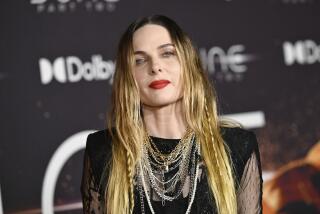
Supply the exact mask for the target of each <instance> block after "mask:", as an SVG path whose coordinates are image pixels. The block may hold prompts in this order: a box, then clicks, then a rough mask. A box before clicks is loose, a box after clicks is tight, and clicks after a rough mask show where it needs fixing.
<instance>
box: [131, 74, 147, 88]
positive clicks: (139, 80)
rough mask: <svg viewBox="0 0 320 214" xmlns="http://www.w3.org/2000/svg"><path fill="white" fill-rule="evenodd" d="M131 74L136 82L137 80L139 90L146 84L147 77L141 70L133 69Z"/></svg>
mask: <svg viewBox="0 0 320 214" xmlns="http://www.w3.org/2000/svg"><path fill="white" fill-rule="evenodd" d="M133 76H134V78H135V80H136V82H137V84H138V87H139V89H140V90H141V88H143V87H144V86H145V85H146V84H147V82H148V80H147V77H146V75H145V74H144V72H143V71H140V70H139V71H134V74H133Z"/></svg>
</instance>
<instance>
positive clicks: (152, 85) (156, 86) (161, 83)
mask: <svg viewBox="0 0 320 214" xmlns="http://www.w3.org/2000/svg"><path fill="white" fill-rule="evenodd" d="M169 83H170V81H169V80H155V81H152V82H151V83H150V85H149V87H150V88H153V89H161V88H164V87H166V86H167V85H168V84H169Z"/></svg>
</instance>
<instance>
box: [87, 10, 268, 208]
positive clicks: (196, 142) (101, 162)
mask: <svg viewBox="0 0 320 214" xmlns="http://www.w3.org/2000/svg"><path fill="white" fill-rule="evenodd" d="M116 62H117V63H116V71H115V74H114V81H113V94H112V110H111V112H110V115H109V117H108V118H109V120H108V129H107V130H102V131H98V132H95V133H93V134H90V135H89V136H88V139H87V146H86V151H85V161H84V170H83V178H82V186H81V191H82V198H83V205H84V213H111V214H114V213H116V214H118V213H120V214H122V213H175V214H177V213H219V214H235V213H261V212H262V211H261V196H262V177H261V167H260V159H259V150H258V145H257V141H256V138H255V135H254V134H253V132H249V131H246V130H243V129H241V128H238V127H233V128H231V125H230V124H229V123H226V122H222V121H220V120H219V118H218V116H217V107H216V95H215V93H214V90H213V88H212V87H211V85H210V82H209V81H208V78H207V77H206V75H205V72H204V71H203V69H202V67H201V62H200V59H199V56H198V54H197V52H196V50H195V49H194V47H193V46H192V43H191V41H190V39H189V37H188V36H187V35H186V34H185V33H184V32H183V31H182V30H181V29H180V27H179V26H178V25H177V24H176V23H175V22H174V21H172V20H171V19H169V18H167V17H165V16H160V15H154V16H149V17H145V18H142V19H138V20H137V21H135V22H133V23H132V24H131V25H130V26H129V27H128V29H127V30H126V32H125V33H124V35H123V36H122V38H121V40H120V43H119V47H118V54H117V59H116Z"/></svg>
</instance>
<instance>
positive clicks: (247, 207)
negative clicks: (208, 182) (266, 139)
mask: <svg viewBox="0 0 320 214" xmlns="http://www.w3.org/2000/svg"><path fill="white" fill-rule="evenodd" d="M250 135H251V136H250V138H249V139H250V141H251V142H250V143H253V148H254V149H253V151H252V153H251V155H250V157H249V159H248V160H247V162H246V165H245V168H244V171H243V174H242V177H241V181H240V187H239V189H238V192H237V198H238V201H237V202H238V213H239V214H257V213H259V214H261V213H262V182H263V181H262V172H261V163H260V154H259V149H258V143H257V139H256V136H255V135H254V133H253V132H250Z"/></svg>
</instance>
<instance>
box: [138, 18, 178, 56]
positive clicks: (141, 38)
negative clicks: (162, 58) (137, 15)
mask: <svg viewBox="0 0 320 214" xmlns="http://www.w3.org/2000/svg"><path fill="white" fill-rule="evenodd" d="M166 43H172V40H171V37H170V34H169V32H168V30H167V29H166V28H164V27H162V26H160V25H155V24H147V25H144V26H143V27H141V28H139V29H138V30H137V31H136V32H134V34H133V49H134V50H148V49H149V48H157V47H159V46H160V45H163V44H166Z"/></svg>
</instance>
